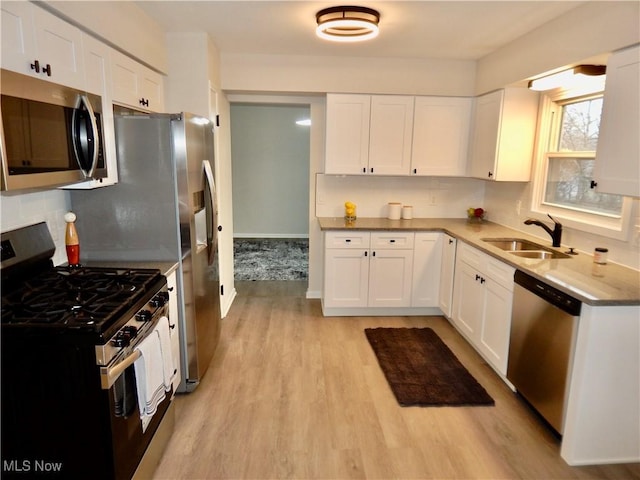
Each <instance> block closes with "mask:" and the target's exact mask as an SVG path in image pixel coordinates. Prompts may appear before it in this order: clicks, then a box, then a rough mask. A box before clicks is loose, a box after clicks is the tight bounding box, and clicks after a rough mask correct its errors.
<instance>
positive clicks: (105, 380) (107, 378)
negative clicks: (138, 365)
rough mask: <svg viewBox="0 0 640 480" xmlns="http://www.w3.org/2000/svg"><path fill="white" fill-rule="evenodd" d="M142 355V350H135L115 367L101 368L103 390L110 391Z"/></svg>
mask: <svg viewBox="0 0 640 480" xmlns="http://www.w3.org/2000/svg"><path fill="white" fill-rule="evenodd" d="M141 355H142V354H141V353H140V350H134V351H133V352H132V353H131V354H130V355H129V356H128V357H127V358H125V359H124V360H122V361H121V362H119V363H118V364H117V365H114V366H113V367H100V384H101V386H102V389H103V390H109V389H110V388H111V387H112V386H113V384H114V383H115V382H116V380H117V379H118V377H119V376H120V375H122V373H123V372H124V371H125V370H126V369H127V368H129V367H130V366H131V365H133V362H135V361H136V360H137V359H139V358H140V356H141Z"/></svg>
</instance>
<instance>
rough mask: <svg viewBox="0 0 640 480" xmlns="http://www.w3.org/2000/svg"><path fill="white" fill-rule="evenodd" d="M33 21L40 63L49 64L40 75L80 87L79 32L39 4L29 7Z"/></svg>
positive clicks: (81, 63) (80, 48)
mask: <svg viewBox="0 0 640 480" xmlns="http://www.w3.org/2000/svg"><path fill="white" fill-rule="evenodd" d="M33 25H34V29H35V35H36V48H37V51H38V59H39V60H40V66H41V68H45V67H48V68H50V72H49V73H48V74H46V75H45V74H44V73H43V74H42V75H41V76H40V78H44V79H45V80H51V81H52V82H56V83H59V84H62V85H67V86H70V87H74V88H79V89H84V88H85V78H84V58H83V55H82V32H81V31H80V30H79V29H78V28H76V27H74V26H73V25H71V24H69V23H67V22H65V21H64V20H62V19H60V18H58V17H56V16H54V15H52V14H50V13H49V12H47V11H45V10H43V9H41V8H34V9H33Z"/></svg>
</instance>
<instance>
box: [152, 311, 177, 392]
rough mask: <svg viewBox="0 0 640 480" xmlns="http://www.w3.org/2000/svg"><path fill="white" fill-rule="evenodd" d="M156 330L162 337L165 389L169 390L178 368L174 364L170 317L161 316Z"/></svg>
mask: <svg viewBox="0 0 640 480" xmlns="http://www.w3.org/2000/svg"><path fill="white" fill-rule="evenodd" d="M156 331H157V332H158V336H159V337H160V351H161V352H162V376H163V379H164V390H165V392H168V391H170V390H171V387H172V386H173V378H174V377H175V375H176V368H175V366H174V364H173V352H172V351H171V334H170V332H169V319H168V318H167V317H161V318H160V320H158V325H157V326H156Z"/></svg>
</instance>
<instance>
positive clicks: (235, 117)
mask: <svg viewBox="0 0 640 480" xmlns="http://www.w3.org/2000/svg"><path fill="white" fill-rule="evenodd" d="M303 119H309V106H308V105H270V104H246V103H239V104H238V103H235V104H234V103H232V104H231V155H232V168H233V225H234V232H233V233H234V237H254V238H259V237H280V238H287V237H289V238H306V237H308V235H309V223H308V215H309V213H308V212H309V184H308V180H307V179H308V178H309V126H300V125H297V124H296V121H298V120H303Z"/></svg>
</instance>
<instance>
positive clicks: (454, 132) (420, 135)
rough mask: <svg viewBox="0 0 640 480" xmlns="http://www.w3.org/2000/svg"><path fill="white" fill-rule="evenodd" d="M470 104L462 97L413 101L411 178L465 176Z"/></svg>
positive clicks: (471, 102)
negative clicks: (416, 176)
mask: <svg viewBox="0 0 640 480" xmlns="http://www.w3.org/2000/svg"><path fill="white" fill-rule="evenodd" d="M472 104H473V100H472V99H471V98H463V97H416V98H415V106H414V115H413V146H412V153H411V174H412V175H428V176H447V177H463V176H465V175H466V170H467V151H468V148H467V146H468V144H469V127H470V124H471V109H472Z"/></svg>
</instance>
